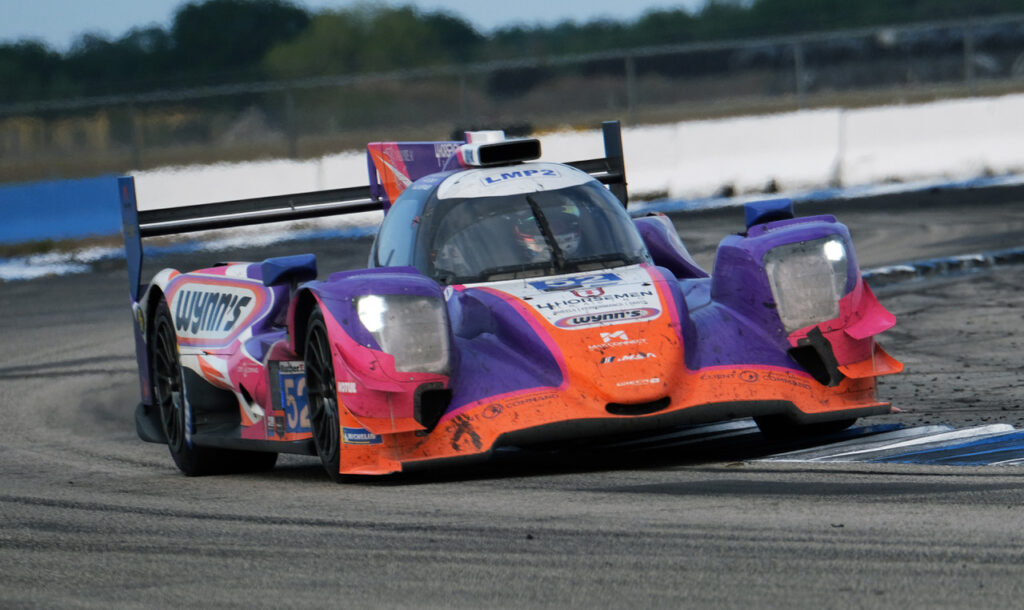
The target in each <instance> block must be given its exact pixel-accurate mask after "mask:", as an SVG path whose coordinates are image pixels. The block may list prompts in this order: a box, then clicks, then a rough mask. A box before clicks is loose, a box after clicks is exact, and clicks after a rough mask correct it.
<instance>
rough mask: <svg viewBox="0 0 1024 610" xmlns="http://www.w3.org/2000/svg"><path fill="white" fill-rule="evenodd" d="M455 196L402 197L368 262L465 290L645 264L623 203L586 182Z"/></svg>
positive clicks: (442, 191) (413, 194)
mask: <svg viewBox="0 0 1024 610" xmlns="http://www.w3.org/2000/svg"><path fill="white" fill-rule="evenodd" d="M453 177H454V176H453ZM449 179H451V178H449ZM485 179H486V178H485ZM517 190H519V191H521V192H516V191H517ZM421 192H422V191H421ZM439 194H440V196H439ZM459 194H460V193H459V192H458V191H453V190H452V189H450V188H449V189H446V188H444V185H442V187H441V188H439V189H436V190H433V191H431V192H430V194H429V195H428V196H426V197H422V195H421V196H419V197H417V196H416V191H415V190H411V192H407V194H403V196H402V197H400V198H399V199H398V201H396V202H395V205H394V206H393V207H392V208H391V210H390V212H389V213H388V215H387V217H386V218H385V220H384V223H383V224H382V225H381V229H380V232H379V233H378V235H377V241H376V242H375V244H374V250H373V254H372V255H371V260H370V264H371V265H372V266H412V267H416V268H417V269H418V270H419V271H420V272H421V273H423V274H424V275H426V276H428V277H431V278H433V279H435V280H437V281H438V282H439V283H441V284H469V283H475V282H492V281H500V280H508V279H517V278H526V277H537V276H544V275H557V274H562V273H576V272H582V271H592V270H598V269H606V268H609V267H618V266H624V265H632V264H636V263H640V262H645V261H648V260H650V259H649V255H648V253H647V249H646V247H645V246H644V243H643V241H642V239H641V238H640V235H639V233H638V232H637V230H636V227H635V226H634V225H633V222H632V220H631V219H630V217H629V215H628V214H627V213H626V211H625V210H624V209H623V207H622V204H621V203H619V201H618V199H616V198H615V196H614V195H612V194H611V193H610V192H609V191H608V190H607V189H606V188H605V187H603V186H602V185H601V184H600V183H599V182H597V181H596V180H593V179H591V178H589V177H586V178H585V179H580V180H573V181H572V182H571V183H570V184H569V185H568V186H564V187H562V188H555V189H550V190H536V188H535V187H534V188H523V189H515V188H512V189H509V188H502V189H500V190H498V191H497V192H496V194H495V195H493V196H481V193H480V192H476V189H474V192H472V193H471V194H470V193H465V194H467V195H470V196H459ZM406 195H410V196H406ZM445 195H447V196H445Z"/></svg>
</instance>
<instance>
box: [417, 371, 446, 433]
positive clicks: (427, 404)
mask: <svg viewBox="0 0 1024 610" xmlns="http://www.w3.org/2000/svg"><path fill="white" fill-rule="evenodd" d="M451 402H452V391H451V390H449V389H445V387H444V385H442V384H440V383H425V384H423V385H421V386H420V387H418V388H416V394H415V396H414V397H413V417H415V418H416V421H418V422H419V423H420V425H422V426H423V427H424V428H426V429H428V430H433V428H434V426H436V425H437V422H438V421H439V420H440V419H441V416H442V415H444V412H445V411H447V410H448V405H449V404H451Z"/></svg>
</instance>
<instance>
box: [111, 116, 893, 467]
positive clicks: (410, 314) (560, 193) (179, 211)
mask: <svg viewBox="0 0 1024 610" xmlns="http://www.w3.org/2000/svg"><path fill="white" fill-rule="evenodd" d="M603 133H604V140H605V156H604V157H603V158H598V159H590V160H585V161H578V162H574V163H569V164H556V163H548V162H539V161H535V159H538V158H539V156H540V143H539V142H538V141H537V140H535V139H511V140H506V139H504V136H503V134H502V133H501V132H478V133H468V134H467V139H468V141H467V142H385V143H371V144H369V145H368V167H369V174H370V176H369V178H370V179H369V182H370V184H369V186H367V187H358V188H349V189H337V190H331V191H317V192H311V193H300V194H295V195H287V196H279V197H267V198H259V199H246V200H239V201H231V202H221V203H213V204H203V205H195V206H188V207H182V208H171V209H163V210H153V211H139V210H138V208H137V206H136V200H135V188H134V182H133V180H132V178H130V177H128V178H122V179H121V180H120V183H119V188H120V191H121V206H122V213H123V218H124V233H125V241H126V245H127V253H128V263H129V265H128V266H129V274H130V276H131V277H130V279H131V282H130V285H131V299H132V308H133V313H134V328H135V338H136V353H137V357H138V363H139V375H140V380H141V391H142V401H141V403H140V404H139V405H138V407H137V409H136V412H135V421H136V427H137V430H138V433H139V436H140V437H141V438H142V439H143V440H146V441H151V442H158V443H166V444H167V445H168V446H169V448H170V452H171V456H172V457H173V459H174V462H175V463H176V464H177V466H178V468H179V469H181V471H183V472H184V473H185V474H188V475H199V474H207V473H216V472H239V471H257V470H266V469H269V468H271V467H273V465H274V464H275V461H276V459H277V456H278V454H279V453H300V454H309V455H318V456H319V457H320V459H321V460H322V462H323V465H324V467H325V469H326V470H327V473H328V474H329V475H330V477H331V478H332V479H334V480H342V479H344V478H346V475H384V474H390V473H398V472H402V471H407V470H410V469H413V468H414V467H419V466H422V465H426V464H431V463H437V462H442V461H449V462H450V461H452V460H456V459H460V458H482V457H486V456H488V455H490V454H491V453H492V452H493V451H494V450H495V449H496V448H499V447H505V446H518V447H525V446H529V445H531V444H538V443H544V444H547V445H548V446H550V444H551V443H558V442H562V441H566V440H570V439H584V438H616V437H618V438H621V437H622V436H623V435H626V434H629V435H633V434H641V433H647V432H652V431H658V432H661V431H664V430H666V429H672V428H675V427H679V426H683V425H687V424H694V423H704V422H710V421H721V420H729V419H734V418H744V417H753V418H754V420H755V421H756V422H757V424H758V425H759V426H760V427H761V430H762V431H763V432H764V433H765V434H781V433H787V432H792V431H794V430H801V429H808V428H810V429H819V430H820V429H822V428H833V429H842V428H843V427H845V426H848V425H850V424H852V423H853V422H854V421H855V420H856V418H859V417H861V416H866V415H872V414H880V413H887V412H889V411H890V407H889V405H888V403H885V402H880V401H879V400H878V399H877V398H876V378H877V377H878V376H880V375H887V374H890V373H896V372H899V371H900V370H901V369H902V365H901V364H900V363H899V362H897V361H896V360H894V359H893V358H891V357H890V356H889V355H887V354H886V352H885V351H883V350H882V348H881V347H880V346H879V345H878V343H877V342H876V341H875V338H874V337H875V335H877V334H878V333H880V332H882V331H884V330H885V329H887V328H889V327H891V326H892V325H893V324H894V323H895V319H894V317H893V316H892V315H891V314H890V313H889V312H887V311H886V310H885V309H884V308H883V307H882V306H881V305H880V304H879V303H878V301H877V300H876V299H875V297H874V296H873V294H872V292H871V290H870V289H869V288H868V286H867V285H866V284H865V283H864V281H863V280H862V279H861V276H860V270H859V268H858V266H857V262H856V258H855V255H854V250H853V246H852V244H851V240H850V234H849V231H848V230H847V228H846V227H845V226H844V225H842V224H840V223H838V222H836V220H835V218H834V217H832V216H814V217H807V218H795V217H794V216H793V209H792V203H790V202H789V201H785V200H776V201H768V202H760V203H753V204H748V205H747V207H746V210H745V213H746V221H747V223H746V224H747V226H746V228H745V231H744V232H742V233H739V234H735V235H729V236H727V237H725V238H724V239H723V241H722V242H721V244H720V245H719V247H718V251H717V254H716V259H715V263H714V275H713V276H709V275H708V274H707V273H706V272H705V271H703V270H702V269H701V268H700V267H698V265H697V264H696V263H695V262H694V260H693V259H692V257H691V256H690V254H689V253H688V252H687V249H686V248H685V246H684V245H683V243H682V241H681V240H680V238H679V235H678V233H677V232H676V230H675V228H674V226H673V224H672V222H671V221H670V220H669V219H668V218H667V217H666V216H664V215H657V214H655V215H648V216H644V217H640V218H636V219H632V218H631V217H630V215H629V214H628V213H627V211H626V203H627V193H626V181H625V170H624V162H623V154H622V141H621V134H620V130H619V126H618V123H617V122H608V123H605V124H604V129H603ZM381 209H383V210H384V211H385V216H384V219H383V222H382V224H381V225H380V228H379V231H378V233H377V236H376V239H375V241H374V244H373V246H372V251H371V253H370V256H369V268H368V269H365V270H356V271H341V272H337V273H333V274H331V275H329V276H327V277H326V279H317V277H318V271H317V265H316V259H315V257H314V256H313V255H308V254H305V255H303V254H300V255H296V256H287V257H279V258H268V259H266V260H263V261H261V262H254V263H230V264H221V265H217V266H213V267H210V268H207V269H200V270H198V271H192V272H188V273H182V272H179V271H177V270H174V269H165V270H163V271H161V272H159V273H158V274H157V275H156V276H155V277H154V278H153V279H152V281H151V282H149V283H148V284H142V283H141V266H142V242H141V240H142V238H144V237H149V236H156V235H167V234H172V233H181V232H188V231H198V230H203V229H211V228H223V227H230V226H236V225H242V224H251V223H257V222H270V221H280V220H288V219H296V218H308V217H315V216H328V215H333V214H343V213H349V212H355V211H367V210H381Z"/></svg>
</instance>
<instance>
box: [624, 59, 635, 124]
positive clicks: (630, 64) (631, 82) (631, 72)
mask: <svg viewBox="0 0 1024 610" xmlns="http://www.w3.org/2000/svg"><path fill="white" fill-rule="evenodd" d="M626 119H627V120H628V121H629V124H630V125H633V124H635V123H636V120H635V119H636V58H635V57H633V55H630V54H627V55H626Z"/></svg>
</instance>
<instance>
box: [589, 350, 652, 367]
mask: <svg viewBox="0 0 1024 610" xmlns="http://www.w3.org/2000/svg"><path fill="white" fill-rule="evenodd" d="M657 357H658V355H657V354H652V353H650V352H637V353H635V354H626V355H625V356H605V357H604V358H601V364H610V363H612V362H633V361H635V360H648V359H653V358H657Z"/></svg>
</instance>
